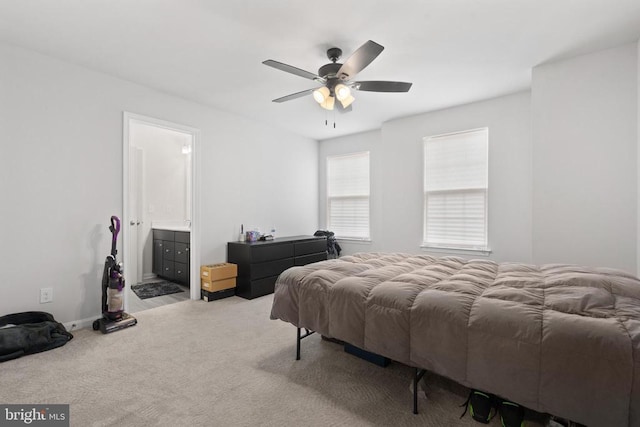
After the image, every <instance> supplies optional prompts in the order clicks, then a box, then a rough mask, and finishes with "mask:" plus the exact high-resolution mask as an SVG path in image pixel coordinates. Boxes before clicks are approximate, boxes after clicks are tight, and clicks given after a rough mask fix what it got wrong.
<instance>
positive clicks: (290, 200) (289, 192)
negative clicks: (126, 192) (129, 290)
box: [0, 44, 318, 322]
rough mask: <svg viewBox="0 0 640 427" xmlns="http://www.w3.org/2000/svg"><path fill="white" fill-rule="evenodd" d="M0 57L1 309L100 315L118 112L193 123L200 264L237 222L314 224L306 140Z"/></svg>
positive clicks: (313, 177)
mask: <svg viewBox="0 0 640 427" xmlns="http://www.w3.org/2000/svg"><path fill="white" fill-rule="evenodd" d="M0 64H2V66H1V67H0V85H2V86H0V94H1V96H0V113H1V114H0V120H1V122H0V124H1V127H0V142H1V145H0V147H1V148H0V150H1V151H0V174H1V175H0V178H1V180H0V194H2V197H3V200H2V203H1V204H0V223H1V224H2V229H3V231H2V242H3V244H2V245H0V260H1V263H2V265H1V267H2V272H3V277H2V284H1V285H0V315H1V314H6V313H11V312H19V311H26V310H43V311H48V312H51V313H52V314H54V316H55V317H56V318H57V319H59V320H60V321H63V322H69V321H74V320H79V319H90V318H96V317H98V316H99V314H100V279H101V274H102V266H103V263H104V258H105V257H106V255H107V254H108V253H109V249H110V234H109V231H108V229H107V226H108V222H109V217H110V216H111V215H112V214H116V215H122V154H123V153H122V129H123V128H122V112H123V111H128V112H132V113H137V114H141V115H145V116H149V117H155V118H158V119H162V120H167V121H170V122H174V123H179V124H183V125H187V126H191V127H194V128H198V129H200V130H201V136H202V139H201V143H202V149H201V151H200V153H201V175H202V185H201V194H200V198H201V216H200V218H201V219H202V221H201V225H202V227H201V230H202V234H201V236H200V240H201V243H202V248H201V260H200V261H201V262H207V263H210V262H217V261H223V260H225V259H226V242H227V241H229V240H234V239H236V238H237V234H238V228H239V226H240V223H242V222H244V223H245V224H246V223H247V222H252V223H255V224H264V226H270V225H275V226H277V228H278V233H279V234H280V235H287V234H289V235H293V234H310V233H313V231H315V230H316V229H317V227H318V194H317V186H318V144H317V142H316V141H313V140H310V139H306V138H302V137H300V136H297V135H293V134H290V133H286V132H284V131H281V130H278V129H275V128H272V127H269V126H267V125H263V124H259V123H256V122H252V121H248V120H245V119H243V118H240V117H238V116H234V115H231V114H227V113H224V112H221V111H218V110H215V109H211V108H207V107H204V106H202V105H199V104H195V103H192V102H189V101H186V100H183V99H180V98H177V97H173V96H170V95H167V94H164V93H160V92H158V91H155V90H151V89H149V88H146V87H143V86H140V85H136V84H133V83H130V82H126V81H123V80H119V79H116V78H113V77H109V76H106V75H104V74H101V73H97V72H93V71H90V70H87V69H85V68H81V67H77V66H74V65H71V64H69V63H66V62H63V61H59V60H55V59H52V58H50V57H46V56H43V55H40V54H36V53H33V52H30V51H26V50H22V49H18V48H14V47H11V46H7V45H1V44H0ZM120 253H122V251H121V250H120ZM125 268H126V266H125ZM45 286H46V287H53V288H54V302H53V303H50V304H45V305H40V304H39V303H38V301H39V289H40V288H42V287H45Z"/></svg>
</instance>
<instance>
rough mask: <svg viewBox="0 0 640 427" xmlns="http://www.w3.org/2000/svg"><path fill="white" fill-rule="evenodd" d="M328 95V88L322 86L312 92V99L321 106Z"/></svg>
mask: <svg viewBox="0 0 640 427" xmlns="http://www.w3.org/2000/svg"><path fill="white" fill-rule="evenodd" d="M329 94H330V92H329V88H328V87H326V86H323V87H321V88H318V89H316V90H314V91H313V99H315V100H316V102H317V103H318V104H322V103H323V102H325V101H326V100H327V98H329Z"/></svg>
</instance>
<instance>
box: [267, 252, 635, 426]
mask: <svg viewBox="0 0 640 427" xmlns="http://www.w3.org/2000/svg"><path fill="white" fill-rule="evenodd" d="M271 318H272V319H281V320H284V321H286V322H289V323H291V324H293V325H295V326H297V327H303V328H308V329H311V330H314V331H316V332H319V333H321V334H323V335H326V336H329V337H333V338H337V339H340V340H343V341H346V342H348V343H351V344H353V345H355V346H357V347H360V348H363V349H365V350H368V351H370V352H374V353H378V354H381V355H383V356H386V357H389V358H391V359H393V360H395V361H398V362H401V363H404V364H407V365H410V366H415V367H419V368H424V369H427V370H429V371H432V372H435V373H437V374H440V375H443V376H446V377H448V378H450V379H453V380H455V381H457V382H459V383H461V384H463V385H465V386H468V387H471V388H476V389H480V390H484V391H487V392H491V393H494V394H497V395H499V396H501V397H503V398H507V399H511V400H513V401H515V402H518V403H520V404H521V405H524V406H526V407H528V408H531V409H534V410H537V411H541V412H548V413H551V414H555V415H558V416H562V417H566V418H569V419H571V420H573V421H577V422H580V423H584V424H587V425H589V426H627V425H631V426H640V280H639V279H638V278H636V277H634V276H632V275H629V274H626V273H624V272H621V271H618V270H612V269H606V268H588V267H578V266H574V265H564V264H562V265H561V264H548V265H542V266H534V265H528V264H518V263H502V264H498V263H495V262H493V261H489V260H477V259H476V260H470V261H469V260H464V259H462V258H457V257H441V258H436V257H431V256H428V255H408V254H379V253H366V254H365V253H363V254H356V255H353V256H345V257H342V258H340V259H337V260H329V261H323V262H319V263H315V264H310V265H308V266H303V267H293V268H290V269H289V270H287V271H285V272H284V273H282V274H281V275H280V277H279V279H278V281H277V282H276V287H275V295H274V300H273V307H272V311H271Z"/></svg>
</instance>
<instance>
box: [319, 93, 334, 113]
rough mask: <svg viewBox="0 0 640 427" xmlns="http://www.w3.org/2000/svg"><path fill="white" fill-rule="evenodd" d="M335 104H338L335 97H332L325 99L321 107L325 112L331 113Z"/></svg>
mask: <svg viewBox="0 0 640 427" xmlns="http://www.w3.org/2000/svg"><path fill="white" fill-rule="evenodd" d="M335 103H336V99H335V98H334V97H333V96H330V97H328V98H327V99H325V100H324V102H323V103H321V104H320V106H321V107H322V108H324V109H325V110H329V111H331V110H333V105H334V104H335Z"/></svg>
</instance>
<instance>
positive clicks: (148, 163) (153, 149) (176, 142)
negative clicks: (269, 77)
mask: <svg viewBox="0 0 640 427" xmlns="http://www.w3.org/2000/svg"><path fill="white" fill-rule="evenodd" d="M199 136H200V131H199V130H198V129H194V128H191V127H188V126H184V125H180V124H176V123H170V122H167V121H164V120H159V119H155V118H151V117H145V116H141V115H137V114H132V113H128V112H124V115H123V181H122V182H123V215H122V217H123V218H122V219H123V220H122V224H123V234H122V237H123V239H122V242H123V244H122V250H123V260H124V262H125V268H124V272H125V283H126V291H125V310H127V311H128V312H135V311H141V310H143V309H146V308H152V307H156V306H158V305H164V304H166V303H171V302H176V301H179V300H183V299H189V298H190V299H199V298H200V286H199V277H200V274H199V270H198V269H199V267H198V266H199V253H200V250H199V249H200V248H199V241H198V240H199V239H198V230H199V221H198V219H199V218H198V213H199V208H198V206H199V197H198V189H199V175H198V173H197V172H198V171H197V167H196V164H197V156H198V152H199ZM159 230H160V231H159ZM154 235H155V236H156V238H158V236H161V238H162V239H168V238H169V237H167V235H169V236H174V235H175V236H177V238H178V240H180V242H185V243H187V244H188V246H186V249H187V251H188V253H189V255H188V257H187V258H186V259H184V253H182V254H177V255H176V256H177V257H183V258H182V259H176V261H175V264H174V260H173V255H171V254H170V255H171V257H167V255H166V254H165V257H164V258H165V259H166V260H168V261H166V262H165V267H166V268H167V269H166V272H165V271H163V272H162V273H160V272H159V271H158V270H157V268H156V264H157V263H154V253H153V251H154V242H157V240H155V241H154ZM181 245H182V246H181V247H185V245H184V243H181ZM172 250H173V249H172ZM155 255H156V259H157V258H158V257H157V255H158V254H155ZM160 259H162V257H161V258H160ZM178 261H180V262H178ZM182 263H184V264H182ZM174 265H175V266H176V268H175V270H174ZM178 266H180V267H178ZM169 267H171V268H169ZM185 267H186V274H187V276H185V275H184V274H185V272H184V271H183V270H185ZM189 272H191V274H189ZM165 273H166V274H165ZM174 273H175V274H177V273H180V274H179V275H178V276H179V277H176V276H175V275H174ZM156 275H158V276H159V277H156ZM156 279H157V280H156ZM154 280H155V281H156V283H157V282H170V283H172V282H175V283H177V284H180V285H183V286H184V287H185V289H184V290H185V291H186V292H182V293H177V294H173V296H172V295H165V296H158V297H153V298H149V299H145V300H143V301H142V302H143V303H142V304H141V303H140V300H139V299H138V298H137V297H136V294H134V293H132V291H131V286H132V285H134V284H140V283H148V282H153V281H154ZM160 287H162V288H166V285H165V284H163V285H161V286H160Z"/></svg>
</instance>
